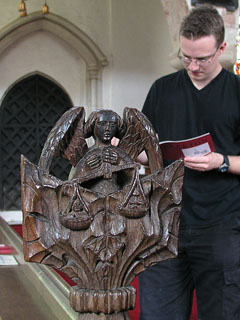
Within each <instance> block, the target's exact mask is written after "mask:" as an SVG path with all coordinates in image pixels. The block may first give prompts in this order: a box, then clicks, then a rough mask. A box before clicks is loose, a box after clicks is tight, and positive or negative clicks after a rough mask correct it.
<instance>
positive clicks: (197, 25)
mask: <svg viewBox="0 0 240 320" xmlns="http://www.w3.org/2000/svg"><path fill="white" fill-rule="evenodd" d="M179 35H180V36H183V37H185V38H187V39H199V38H201V37H204V36H210V35H213V36H214V37H215V39H216V45H217V47H219V46H220V45H221V43H222V42H223V41H224V35H225V28H224V21H223V18H222V16H221V15H220V14H219V13H218V11H217V9H215V8H214V7H212V6H210V5H203V6H200V7H198V8H195V9H192V10H191V11H190V13H189V14H188V15H187V16H186V17H185V18H184V19H183V21H182V24H181V27H180V32H179Z"/></svg>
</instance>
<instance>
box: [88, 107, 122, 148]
mask: <svg viewBox="0 0 240 320" xmlns="http://www.w3.org/2000/svg"><path fill="white" fill-rule="evenodd" d="M117 129H118V122H117V117H116V115H115V114H114V113H113V112H109V111H107V112H103V113H100V114H99V116H98V118H97V120H96V122H95V127H94V136H95V137H96V138H98V139H99V140H100V141H101V142H103V143H108V142H110V141H111V139H112V138H113V137H114V136H115V135H116V132H117Z"/></svg>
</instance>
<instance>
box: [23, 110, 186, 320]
mask: <svg viewBox="0 0 240 320" xmlns="http://www.w3.org/2000/svg"><path fill="white" fill-rule="evenodd" d="M91 136H93V138H94V140H95V144H94V145H93V146H92V147H88V145H87V142H86V139H87V138H89V137H91ZM113 137H117V138H119V139H120V142H119V144H118V145H117V146H113V145H112V144H111V140H112V138H113ZM142 151H145V152H146V153H147V155H148V159H149V174H147V175H145V176H140V174H139V169H140V165H139V163H138V162H137V157H138V155H139V154H140V153H141V152H142ZM57 156H62V157H65V158H66V159H68V160H69V162H70V163H71V164H72V165H73V169H72V170H71V174H70V178H69V180H68V181H61V180H60V179H58V178H57V177H54V176H53V175H51V171H50V170H51V166H52V163H53V161H54V159H55V158H56V157H57ZM21 180H22V207H23V214H24V221H23V237H24V256H25V260H26V261H29V262H37V263H43V264H47V265H50V266H54V267H55V268H58V269H59V270H61V271H62V272H64V273H66V274H67V275H68V276H69V277H70V278H71V279H72V280H73V281H75V283H76V286H74V287H72V288H71V293H70V303H71V306H72V308H73V309H74V310H75V311H77V312H79V313H80V319H88V317H89V314H92V316H93V314H94V317H96V319H97V318H98V317H99V318H98V319H103V315H104V319H109V320H110V319H112V320H122V319H128V315H127V312H126V311H127V310H130V309H133V308H134V306H135V300H136V293H135V289H134V288H133V287H131V286H130V282H131V281H132V280H133V279H134V277H135V276H136V275H138V274H139V273H140V272H143V271H144V270H145V269H146V268H147V267H148V266H150V265H152V264H154V263H156V262H159V261H162V260H165V259H169V258H174V257H176V255H177V237H178V222H179V214H180V205H181V188H182V181H183V162H182V161H176V162H174V163H173V164H172V165H170V166H169V167H167V168H163V165H162V156H161V150H160V147H159V142H158V139H157V136H156V134H155V132H154V130H153V128H152V126H151V124H150V122H149V121H148V119H147V118H146V117H145V116H144V115H143V114H142V113H141V112H139V111H138V110H137V109H133V108H125V110H124V114H123V118H121V117H120V116H119V115H117V114H116V113H115V112H113V111H111V110H101V111H96V112H93V113H92V114H91V115H90V117H89V119H88V120H87V121H86V122H85V112H84V108H83V107H75V108H72V109H71V110H69V111H67V112H66V113H65V114H64V115H63V116H62V117H61V118H60V120H59V121H58V122H57V123H56V125H55V127H54V128H53V129H52V131H51V132H50V134H49V136H48V139H47V141H46V143H45V145H44V148H43V151H42V154H41V157H40V160H39V163H38V165H34V164H32V163H31V162H29V161H28V160H27V159H26V158H25V157H24V156H22V161H21ZM91 319H93V318H91Z"/></svg>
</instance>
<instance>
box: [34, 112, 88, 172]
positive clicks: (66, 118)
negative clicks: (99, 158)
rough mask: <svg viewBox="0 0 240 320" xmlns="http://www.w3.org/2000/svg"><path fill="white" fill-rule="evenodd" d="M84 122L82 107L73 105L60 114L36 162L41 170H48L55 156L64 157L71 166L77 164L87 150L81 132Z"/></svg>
mask: <svg viewBox="0 0 240 320" xmlns="http://www.w3.org/2000/svg"><path fill="white" fill-rule="evenodd" d="M84 122H85V110H84V108H83V107H73V108H71V109H70V110H68V111H67V112H65V113H64V114H63V115H62V116H61V118H60V119H59V120H58V121H57V123H56V124H55V126H54V127H53V129H52V130H51V131H50V133H49V135H48V137H47V140H46V142H45V145H44V147H43V150H42V153H41V156H40V159H39V163H38V166H39V169H40V171H41V172H49V170H50V167H51V164H52V162H53V160H54V158H55V157H57V156H62V157H64V158H66V159H67V160H69V162H70V163H71V164H72V165H73V166H75V165H76V164H77V162H78V161H79V159H80V158H81V157H82V156H83V155H84V154H85V153H86V151H87V150H88V146H87V143H86V141H85V139H84V133H83V127H84Z"/></svg>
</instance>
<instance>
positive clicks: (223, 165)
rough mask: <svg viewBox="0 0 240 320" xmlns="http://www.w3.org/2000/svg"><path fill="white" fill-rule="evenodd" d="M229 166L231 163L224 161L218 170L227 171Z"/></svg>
mask: <svg viewBox="0 0 240 320" xmlns="http://www.w3.org/2000/svg"><path fill="white" fill-rule="evenodd" d="M228 168H229V165H228V164H226V163H223V164H222V165H221V166H220V167H219V168H218V170H219V171H220V172H226V171H228Z"/></svg>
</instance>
